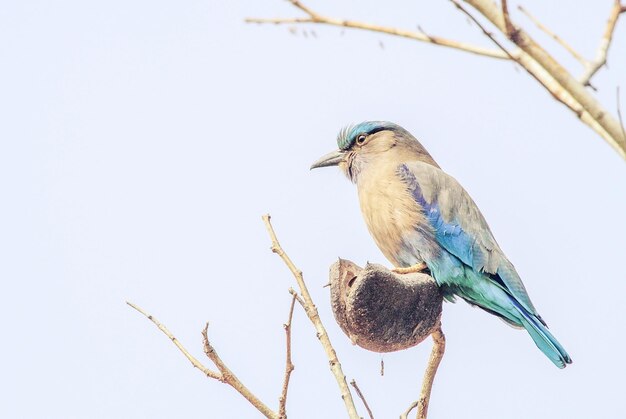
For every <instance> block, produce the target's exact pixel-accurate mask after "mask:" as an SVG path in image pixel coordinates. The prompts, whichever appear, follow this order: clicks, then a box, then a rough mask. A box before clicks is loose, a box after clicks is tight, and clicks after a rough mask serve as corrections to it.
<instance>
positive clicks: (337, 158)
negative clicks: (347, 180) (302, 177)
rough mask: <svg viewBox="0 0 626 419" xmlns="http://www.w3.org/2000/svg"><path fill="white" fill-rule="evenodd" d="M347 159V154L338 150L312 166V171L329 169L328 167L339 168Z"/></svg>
mask: <svg viewBox="0 0 626 419" xmlns="http://www.w3.org/2000/svg"><path fill="white" fill-rule="evenodd" d="M345 158H346V152H345V151H342V150H336V151H333V152H332V153H328V154H326V155H325V156H322V157H321V158H320V159H319V160H318V161H316V162H315V163H313V164H312V165H311V170H312V169H317V168H318V167H327V166H337V165H338V164H339V163H341V162H342V161H344V160H345Z"/></svg>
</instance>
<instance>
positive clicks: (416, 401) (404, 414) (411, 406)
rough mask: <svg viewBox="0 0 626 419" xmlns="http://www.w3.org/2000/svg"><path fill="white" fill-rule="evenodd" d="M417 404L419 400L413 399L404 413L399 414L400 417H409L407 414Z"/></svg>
mask: <svg viewBox="0 0 626 419" xmlns="http://www.w3.org/2000/svg"><path fill="white" fill-rule="evenodd" d="M418 404H419V400H415V401H414V402H413V403H411V404H410V405H409V407H408V409H406V410H405V411H404V413H403V414H401V415H400V419H407V418H408V417H409V414H410V413H411V411H412V410H413V409H415V408H416V407H417V405H418Z"/></svg>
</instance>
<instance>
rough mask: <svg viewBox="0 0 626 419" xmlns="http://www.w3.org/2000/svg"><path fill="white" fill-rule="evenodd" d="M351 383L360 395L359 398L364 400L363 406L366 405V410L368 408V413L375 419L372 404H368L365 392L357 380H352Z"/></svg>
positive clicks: (371, 418)
mask: <svg viewBox="0 0 626 419" xmlns="http://www.w3.org/2000/svg"><path fill="white" fill-rule="evenodd" d="M350 385H351V386H352V387H354V389H355V390H356V394H358V395H359V398H360V399H361V401H362V402H363V406H365V410H367V414H368V415H369V417H370V419H374V414H373V413H372V409H370V406H369V405H368V404H367V400H365V396H364V395H363V393H362V392H361V389H360V388H359V386H358V385H357V383H356V380H352V381H350Z"/></svg>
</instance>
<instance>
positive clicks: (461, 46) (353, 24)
mask: <svg viewBox="0 0 626 419" xmlns="http://www.w3.org/2000/svg"><path fill="white" fill-rule="evenodd" d="M288 1H289V2H290V3H291V4H292V5H293V6H294V7H296V8H298V9H300V10H302V11H303V12H304V13H306V14H307V15H308V17H306V18H274V19H258V18H249V19H246V20H245V21H246V22H247V23H270V24H276V25H279V24H303V23H317V24H322V25H330V26H339V27H343V28H352V29H362V30H366V31H371V32H378V33H384V34H388V35H394V36H399V37H401V38H408V39H412V40H414V41H420V42H426V43H430V44H435V45H440V46H443V47H448V48H453V49H457V50H461V51H465V52H469V53H472V54H476V55H482V56H486V57H490V58H497V59H507V56H506V55H505V54H502V53H501V52H500V51H494V50H489V49H487V48H482V47H479V46H475V45H471V44H467V43H464V42H458V41H454V40H451V39H446V38H441V37H438V36H433V35H427V34H425V33H423V32H413V31H407V30H403V29H397V28H393V27H387V26H379V25H373V24H370V23H365V22H357V21H350V20H342V19H335V18H331V17H325V16H322V15H320V14H319V13H316V12H314V11H313V10H311V9H310V8H308V7H306V6H305V5H303V4H302V3H301V2H300V1H296V0H288Z"/></svg>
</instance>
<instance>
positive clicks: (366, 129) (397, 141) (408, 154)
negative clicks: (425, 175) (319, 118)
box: [311, 121, 437, 183]
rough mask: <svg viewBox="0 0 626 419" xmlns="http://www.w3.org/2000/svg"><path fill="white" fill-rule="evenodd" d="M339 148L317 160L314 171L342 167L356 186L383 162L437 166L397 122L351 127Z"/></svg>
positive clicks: (339, 138)
mask: <svg viewBox="0 0 626 419" xmlns="http://www.w3.org/2000/svg"><path fill="white" fill-rule="evenodd" d="M337 145H338V146H339V149H338V150H336V151H333V152H331V153H328V154H326V155H325V156H323V157H322V158H320V159H319V160H317V161H316V162H315V163H313V164H312V165H311V169H315V168H318V167H327V166H339V168H340V169H341V170H342V171H343V172H344V173H345V174H346V176H347V177H348V178H349V179H350V180H351V181H352V182H355V183H356V182H357V180H358V177H359V174H360V173H362V172H363V171H364V170H367V168H368V167H369V166H370V165H371V163H373V162H380V161H382V159H391V161H392V162H397V163H407V162H409V161H415V160H421V161H426V162H428V163H430V164H433V165H435V166H436V165H437V164H436V163H435V161H434V160H433V159H432V157H431V156H430V154H428V152H427V151H426V149H425V148H424V147H423V146H422V145H421V144H420V143H419V141H417V140H416V139H415V137H413V136H412V135H411V133H409V132H408V131H407V130H405V129H404V128H402V127H401V126H400V125H397V124H394V123H393V122H387V121H366V122H361V123H360V124H356V125H349V126H347V127H345V128H343V129H342V130H341V131H340V132H339V135H338V136H337Z"/></svg>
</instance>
